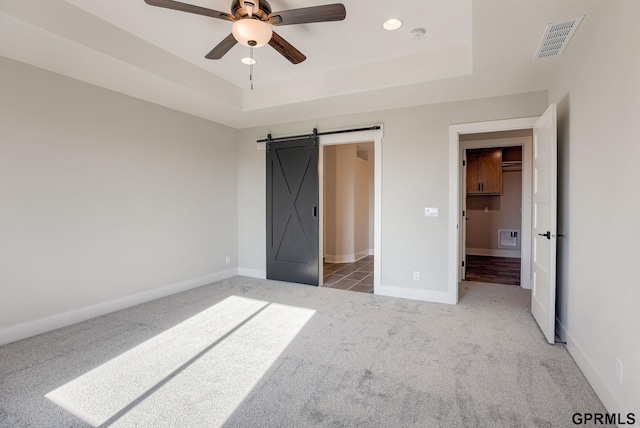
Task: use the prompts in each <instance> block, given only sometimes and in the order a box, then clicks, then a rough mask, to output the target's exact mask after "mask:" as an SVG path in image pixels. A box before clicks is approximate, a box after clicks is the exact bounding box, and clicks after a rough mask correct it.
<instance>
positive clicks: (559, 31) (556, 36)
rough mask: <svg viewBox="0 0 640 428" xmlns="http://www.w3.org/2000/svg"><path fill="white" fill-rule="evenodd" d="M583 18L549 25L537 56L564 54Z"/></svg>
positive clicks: (537, 57) (538, 57)
mask: <svg viewBox="0 0 640 428" xmlns="http://www.w3.org/2000/svg"><path fill="white" fill-rule="evenodd" d="M582 18H584V16H580V17H578V18H573V19H569V20H567V21H562V22H554V23H553V24H549V25H547V29H546V30H545V32H544V36H542V40H541V41H540V46H539V47H538V51H537V52H536V56H535V58H536V59H540V58H547V57H550V56H558V55H562V52H564V50H565V48H566V47H567V45H568V44H569V40H571V37H572V36H573V33H575V32H576V30H577V29H578V25H580V22H582Z"/></svg>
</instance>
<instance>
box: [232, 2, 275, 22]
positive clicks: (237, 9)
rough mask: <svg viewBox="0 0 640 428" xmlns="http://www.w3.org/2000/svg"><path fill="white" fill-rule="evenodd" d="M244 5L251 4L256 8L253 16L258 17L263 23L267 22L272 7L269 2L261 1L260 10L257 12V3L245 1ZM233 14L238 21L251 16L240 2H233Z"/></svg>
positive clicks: (259, 3)
mask: <svg viewBox="0 0 640 428" xmlns="http://www.w3.org/2000/svg"><path fill="white" fill-rule="evenodd" d="M244 3H248V4H251V5H252V6H253V7H254V10H253V15H254V16H257V17H258V18H259V19H260V20H261V21H266V20H267V19H268V17H269V14H270V13H271V5H270V4H269V3H268V2H267V0H260V1H259V2H258V7H259V9H258V10H255V2H252V1H245V2H244ZM231 14H232V15H233V16H234V17H235V18H236V19H242V18H244V17H246V16H247V15H249V13H248V12H247V10H246V9H245V8H243V7H242V3H241V2H240V0H233V1H232V2H231Z"/></svg>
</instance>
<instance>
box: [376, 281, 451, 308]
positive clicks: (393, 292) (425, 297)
mask: <svg viewBox="0 0 640 428" xmlns="http://www.w3.org/2000/svg"><path fill="white" fill-rule="evenodd" d="M373 292H374V294H378V295H380V296H389V297H400V298H403V299H412V300H422V301H424V302H433V303H448V304H452V305H453V304H455V303H456V302H452V301H451V296H450V295H449V292H448V291H433V290H417V289H415V288H402V287H392V286H389V285H380V286H377V287H374V290H373Z"/></svg>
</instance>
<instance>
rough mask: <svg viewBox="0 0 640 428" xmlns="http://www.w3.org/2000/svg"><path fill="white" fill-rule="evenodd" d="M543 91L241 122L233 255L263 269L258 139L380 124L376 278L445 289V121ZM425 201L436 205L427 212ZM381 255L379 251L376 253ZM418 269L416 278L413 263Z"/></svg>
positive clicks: (476, 117)
mask: <svg viewBox="0 0 640 428" xmlns="http://www.w3.org/2000/svg"><path fill="white" fill-rule="evenodd" d="M547 104H548V96H547V92H546V91H541V92H533V93H527V94H519V95H511V96H503V97H495V98H486V99H478V100H468V101H461V102H453V103H444V104H435V105H425V106H420V107H413V108H407V109H401V110H390V111H383V112H377V113H367V114H359V115H356V114H354V115H345V116H339V117H332V118H322V119H318V120H315V121H305V122H296V123H290V124H282V125H275V126H271V127H260V128H251V129H244V130H240V131H239V146H238V162H239V163H238V216H239V218H238V221H239V224H238V234H239V241H238V257H239V266H240V267H241V268H242V269H241V272H254V273H256V274H259V273H263V272H264V270H265V226H264V223H265V202H264V201H265V196H264V193H265V152H264V148H263V147H260V145H257V144H256V140H257V139H261V138H264V137H265V136H266V135H267V134H269V133H271V134H272V135H273V136H274V137H278V136H285V135H298V134H304V133H308V132H311V130H312V129H313V128H314V127H317V128H318V129H319V130H320V131H326V130H330V129H341V128H352V127H360V126H364V125H371V124H378V123H382V124H384V134H385V135H384V139H383V142H382V150H381V153H376V154H375V156H379V155H380V156H382V168H381V169H382V171H381V173H382V189H381V191H382V215H381V220H382V238H381V241H382V242H381V243H382V250H381V252H382V254H380V255H379V256H380V257H381V258H382V273H381V283H382V285H383V286H388V287H389V288H393V289H395V290H407V289H408V290H414V291H417V293H414V294H413V295H414V297H421V296H422V297H425V295H424V294H421V293H423V292H433V291H435V292H446V291H447V266H448V264H447V249H448V218H449V215H448V203H449V194H448V193H449V190H448V173H449V170H448V167H449V165H448V143H449V140H448V139H449V125H450V124H453V123H465V122H475V121H485V120H495V119H507V118H516V117H527V116H537V115H540V114H541V113H542V112H543V111H544V110H545V108H546V107H547ZM424 207H438V208H440V216H439V217H438V218H425V217H424ZM376 256H378V255H376ZM416 270H417V271H420V272H422V275H421V280H420V281H413V278H412V272H413V271H416Z"/></svg>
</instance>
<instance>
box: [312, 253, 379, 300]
mask: <svg viewBox="0 0 640 428" xmlns="http://www.w3.org/2000/svg"><path fill="white" fill-rule="evenodd" d="M322 287H329V288H339V289H341V290H349V291H358V292H360V293H371V294H373V256H367V257H365V258H363V259H360V260H358V261H357V262H354V263H325V264H324V284H323V285H322Z"/></svg>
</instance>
